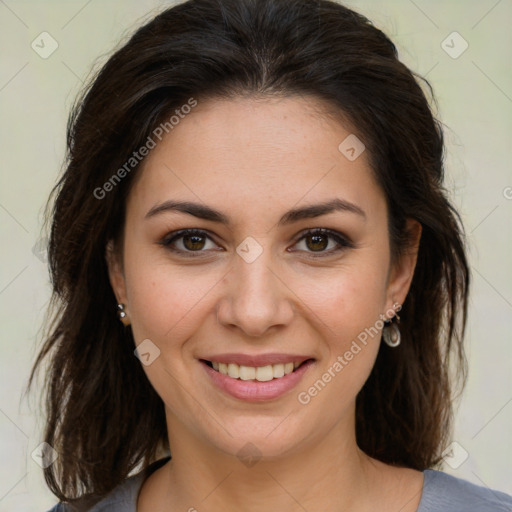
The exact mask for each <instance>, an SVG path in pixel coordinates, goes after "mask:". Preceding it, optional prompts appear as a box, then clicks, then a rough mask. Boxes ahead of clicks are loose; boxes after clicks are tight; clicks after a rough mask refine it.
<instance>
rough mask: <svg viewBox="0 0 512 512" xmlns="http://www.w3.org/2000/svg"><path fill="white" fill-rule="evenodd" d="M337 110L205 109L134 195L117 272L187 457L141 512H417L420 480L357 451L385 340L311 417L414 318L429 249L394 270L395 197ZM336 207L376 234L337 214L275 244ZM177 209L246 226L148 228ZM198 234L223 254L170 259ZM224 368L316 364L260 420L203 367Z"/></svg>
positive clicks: (176, 448) (192, 222)
mask: <svg viewBox="0 0 512 512" xmlns="http://www.w3.org/2000/svg"><path fill="white" fill-rule="evenodd" d="M324 106H325V105H323V104H322V103H321V102H320V101H319V100H317V99H314V98H305V97H297V96H295V97H288V98H280V99H276V98H272V99H271V98H263V99H262V98H260V99H256V98H239V99H230V100H216V99H211V100H209V101H204V102H199V104H198V106H197V107H196V108H195V109H194V111H193V112H192V113H191V114H189V115H187V116H186V117H185V118H184V119H183V120H181V121H180V123H179V125H177V126H175V127H174V129H173V130H172V131H171V132H169V134H168V135H167V136H166V137H165V138H164V139H163V140H162V142H160V143H159V144H158V145H157V147H156V148H155V149H153V150H152V151H151V153H150V154H149V155H148V157H146V159H145V161H144V165H143V169H142V172H140V174H139V175H138V176H137V178H136V181H135V183H134V186H133V188H132V190H131V192H130V194H129V197H128V200H127V210H126V223H125V230H124V233H123V240H122V243H121V244H120V245H119V246H118V247H117V248H113V247H112V246H111V247H110V249H109V250H108V251H107V260H108V265H109V272H110V280H111V283H112V287H113V289H114V292H115V294H116V297H117V299H118V301H119V302H122V303H124V304H125V305H126V312H127V319H129V322H130V323H131V328H132V330H133V334H134V338H135V341H136V344H139V343H141V342H142V341H143V340H145V339H150V340H151V341H152V343H154V344H155V345H156V346H157V347H158V348H159V350H160V355H159V357H157V358H156V359H155V360H154V361H153V362H152V363H151V364H150V365H148V366H144V370H145V372H146V374H147V376H148V378H149V380H150V382H151V384H152V385H153V387H154V388H155V390H156V391H157V393H158V394H159V396H160V397H161V398H162V400H163V402H164V404H165V409H166V418H167V426H168V432H169V443H170V446H171V450H172V455H173V458H172V460H171V461H170V462H169V463H167V464H165V465H164V466H163V467H162V468H161V469H159V470H157V471H156V472H155V473H153V475H152V476H151V477H149V478H148V479H147V480H146V481H145V483H144V485H143V487H142V490H141V493H140V495H139V500H138V509H137V510H139V511H142V512H145V511H150V510H151V511H171V510H172V511H174V510H194V509H196V510H208V511H213V512H216V511H223V512H226V511H231V510H233V511H234V510H244V511H248V512H263V511H268V510H286V511H303V510H308V511H309V512H313V511H324V512H325V511H327V512H329V511H339V510H345V511H355V510H357V511H367V510H368V511H370V510H371V511H374V510H380V511H384V512H386V511H393V512H397V511H398V510H400V511H401V512H414V511H416V510H417V507H418V503H419V501H420V497H421V491H422V484H423V474H422V473H421V472H419V471H414V470H411V469H406V468H397V467H392V466H389V465H386V464H383V463H381V462H379V461H376V460H374V459H371V458H370V457H368V456H367V455H365V454H364V453H363V452H362V451H361V450H360V449H359V448H358V446H357V444H356V440H355V400H356V395H357V393H358V392H359V390H360V389H361V387H362V386H363V384H364V382H365V381H366V379H367V378H368V376H369V374H370V372H371V369H372V367H373V365H374V362H375V358H376V356H377V352H378V350H379V345H380V342H381V341H380V334H379V335H378V336H374V337H371V338H370V339H369V341H368V343H367V345H366V346H364V348H363V349H362V350H361V351H360V352H359V353H358V354H357V355H356V356H354V358H353V359H352V360H351V361H350V362H349V364H347V365H346V366H345V367H344V368H343V370H342V371H340V372H338V373H337V375H336V377H335V378H333V379H332V380H331V382H329V383H328V384H327V385H326V386H325V388H324V389H322V390H321V392H320V393H318V394H317V396H315V397H314V398H312V400H311V401H310V402H309V403H308V404H307V405H303V404H301V403H299V401H298V400H297V395H298V393H299V392H300V391H307V389H308V388H309V387H310V386H311V385H312V384H313V383H314V382H315V381H317V380H318V379H320V378H321V377H322V374H324V373H325V372H326V371H327V369H328V368H329V367H331V366H332V365H333V363H334V362H335V361H336V358H337V357H338V356H340V355H343V354H344V353H345V352H346V351H347V350H348V349H349V348H350V346H351V343H352V341H353V340H355V339H356V338H357V336H358V334H359V333H361V331H363V330H364V329H365V328H368V327H370V326H374V325H375V323H376V321H377V320H378V319H379V315H382V314H385V313H386V312H387V311H389V310H391V308H392V307H393V304H395V303H399V304H402V303H403V302H404V301H405V298H406V295H407V292H408V290H409V286H410V283H411V280H412V276H413V272H414V267H415V264H416V255H417V249H418V244H419V239H420V236H421V227H420V225H419V224H418V223H416V222H415V221H412V220H411V221H409V223H408V228H409V229H410V230H411V232H412V233H413V235H414V240H415V242H414V243H413V244H412V245H411V247H410V250H408V251H407V252H406V253H405V254H404V256H403V257H402V258H401V259H400V261H396V262H392V261H391V258H390V247H389V239H388V232H387V213H386V202H385V197H384V195H383V192H382V190H381V189H380V188H379V187H378V185H377V183H376V182H375V180H374V178H373V175H372V171H371V169H370V165H369V161H368V158H367V157H368V155H367V154H366V152H363V153H362V154H361V155H360V156H359V157H358V158H357V159H356V160H354V161H349V160H348V159H347V158H345V156H344V155H343V154H341V153H340V151H339V150H338V145H339V144H340V142H341V141H343V140H344V139H345V138H346V137H347V136H348V135H349V134H351V133H352V130H351V128H350V127H349V126H348V125H346V124H341V123H340V122H338V121H335V120H334V119H332V118H331V117H329V116H327V115H324V114H322V108H323V107H324ZM334 198H340V199H343V200H346V201H350V202H351V203H354V204H356V205H357V206H358V207H359V208H361V209H362V210H363V211H364V212H365V216H366V217H365V218H363V217H362V216H361V215H357V214H355V213H352V212H347V211H335V212H331V213H329V214H326V215H322V216H320V217H316V218H310V219H302V220H299V221H297V222H294V223H293V224H290V225H285V226H278V220H279V218H280V217H281V216H282V215H283V214H284V213H285V212H286V211H288V210H290V209H291V208H297V207H302V206H306V205H311V204H315V203H320V202H324V201H327V200H331V199H334ZM169 199H173V200H181V201H193V202H198V203H201V204H206V205H208V206H210V207H212V208H215V209H217V210H220V211H221V212H223V213H224V214H225V215H227V216H229V218H230V219H231V222H232V224H231V225H230V226H226V225H223V224H220V223H217V222H214V221H211V220H204V219H199V218H196V217H194V216H192V215H189V214H186V213H179V212H173V211H165V212H161V213H158V214H155V215H153V216H150V217H149V218H147V217H146V215H147V213H148V211H149V210H151V209H152V208H153V207H155V205H159V204H161V203H163V202H164V201H167V200H169ZM185 228H195V229H200V230H204V231H207V234H208V235H209V236H210V238H200V239H199V242H200V243H199V244H197V241H196V245H195V246H194V244H193V242H190V241H188V244H187V245H184V244H185V243H186V242H185V240H184V239H183V238H181V239H179V240H177V241H175V243H174V247H176V248H178V249H181V250H182V251H184V252H185V251H187V249H188V253H191V252H193V250H194V249H195V254H197V252H198V251H202V252H201V253H200V254H199V256H198V257H196V258H193V257H186V255H179V254H176V253H173V252H172V251H171V250H170V249H169V248H168V247H165V246H164V245H162V244H161V243H160V242H161V241H162V239H164V238H165V237H166V236H167V238H169V237H168V235H169V233H171V232H174V231H177V230H180V229H185ZM309 228H326V229H331V230H334V231H336V232H338V233H340V234H342V235H344V236H345V237H348V238H349V239H350V240H351V241H352V243H353V247H345V248H343V247H342V248H341V250H339V251H337V252H331V253H330V254H327V255H326V253H329V251H330V250H331V249H334V248H336V247H337V243H336V241H335V240H334V239H332V238H330V237H329V238H322V239H321V240H320V242H318V241H317V242H316V243H315V240H311V238H307V237H306V238H301V236H302V234H303V232H304V231H305V230H306V229H309ZM249 236H250V237H252V238H253V239H255V240H256V241H257V242H258V243H259V244H260V246H261V249H262V253H261V255H260V256H259V257H258V258H256V259H255V260H254V261H253V262H251V263H247V262H246V261H245V260H244V259H242V258H241V257H240V256H239V255H238V253H237V252H236V248H237V247H238V246H239V245H240V244H241V242H242V241H243V240H244V239H245V238H246V237H249ZM327 242H328V246H327ZM323 243H324V244H325V245H322V244H323ZM191 247H192V250H191V249H190V248H191ZM198 247H199V248H198ZM319 247H320V249H319ZM322 254H323V256H322ZM388 316H389V315H386V317H388ZM397 350H399V348H398V349H397ZM226 352H237V353H245V354H263V353H269V352H280V353H289V354H306V355H309V356H310V357H313V358H315V362H314V364H313V365H312V366H311V367H310V368H309V370H308V372H307V373H306V374H305V375H304V377H303V379H302V380H301V381H300V382H299V384H298V385H297V386H296V387H295V388H294V389H293V390H292V391H291V392H288V393H286V394H285V395H283V396H281V397H279V398H277V399H274V400H269V401H266V402H259V403H251V402H246V401H243V400H240V399H236V398H233V397H230V396H228V395H226V394H224V393H223V392H222V391H220V390H219V389H218V388H216V387H215V386H214V385H213V384H212V383H211V381H210V379H209V376H208V375H207V373H206V372H205V369H204V368H203V366H202V363H200V362H199V360H198V359H199V358H201V357H204V356H205V355H206V354H212V353H213V354H219V353H226ZM248 442H250V443H252V444H253V445H254V446H255V447H256V448H257V450H258V454H259V456H260V457H261V458H260V459H259V461H258V462H257V463H256V464H255V465H253V466H251V467H247V466H246V465H244V464H243V463H242V462H241V460H240V459H239V457H237V452H238V451H239V450H240V449H241V448H242V447H244V446H245V445H246V444H247V443H248Z"/></svg>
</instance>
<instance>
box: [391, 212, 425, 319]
mask: <svg viewBox="0 0 512 512" xmlns="http://www.w3.org/2000/svg"><path fill="white" fill-rule="evenodd" d="M405 229H406V230H407V233H408V238H409V245H408V247H407V248H406V249H405V250H404V252H403V254H402V255H401V256H400V258H399V259H398V261H396V262H394V264H393V266H392V268H391V270H390V273H389V277H388V285H387V293H386V305H387V308H388V310H389V309H393V305H394V304H396V303H398V304H399V305H402V304H403V303H404V301H405V298H406V297H407V293H408V292H409V288H410V286H411V282H412V278H413V276H414V269H415V268H416V261H417V259H418V249H419V245H420V239H421V231H422V228H421V224H420V223H419V222H418V221H416V220H414V219H407V223H406V228H405ZM395 309H396V308H395Z"/></svg>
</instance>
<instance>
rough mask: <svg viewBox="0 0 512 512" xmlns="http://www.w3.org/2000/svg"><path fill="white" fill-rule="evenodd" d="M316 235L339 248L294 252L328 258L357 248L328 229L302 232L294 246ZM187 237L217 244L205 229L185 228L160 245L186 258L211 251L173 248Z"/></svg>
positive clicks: (166, 236) (340, 234)
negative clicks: (177, 242)
mask: <svg viewBox="0 0 512 512" xmlns="http://www.w3.org/2000/svg"><path fill="white" fill-rule="evenodd" d="M315 234H321V235H325V236H328V237H329V238H331V239H333V240H334V241H335V242H336V243H337V244H338V247H337V248H335V249H331V250H329V251H318V252H315V251H301V250H298V251H292V252H304V253H306V254H308V255H309V256H308V257H313V258H316V257H322V256H324V257H326V256H329V255H332V254H337V253H339V252H341V251H343V250H344V249H352V248H355V244H354V243H353V242H352V241H351V240H350V238H349V237H347V236H346V235H344V234H343V233H340V232H339V231H336V230H332V229H328V228H307V229H305V230H302V231H301V232H300V233H299V234H298V235H297V236H296V238H295V241H294V242H293V245H296V244H297V243H298V242H300V241H301V240H303V239H304V238H306V237H307V236H308V235H315ZM186 235H198V236H201V237H204V238H208V239H210V240H211V241H212V242H214V243H216V242H215V240H214V237H213V236H212V234H211V233H210V232H209V231H208V230H205V229H199V228H185V229H180V230H177V231H173V232H171V233H168V234H167V235H165V236H164V238H163V239H162V240H161V241H160V242H159V244H160V245H163V246H164V247H165V248H167V249H168V250H170V251H172V252H173V253H176V254H181V255H184V257H193V258H194V257H201V255H202V254H201V253H208V252H210V250H208V251H205V250H198V251H184V250H182V249H175V248H173V247H172V243H173V242H174V241H176V240H179V239H180V238H183V237H184V236H186Z"/></svg>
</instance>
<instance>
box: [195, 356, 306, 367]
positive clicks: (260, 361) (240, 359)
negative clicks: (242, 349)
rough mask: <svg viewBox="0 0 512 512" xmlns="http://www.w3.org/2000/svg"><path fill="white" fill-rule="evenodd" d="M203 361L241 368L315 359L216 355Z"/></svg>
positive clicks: (204, 358) (304, 357)
mask: <svg viewBox="0 0 512 512" xmlns="http://www.w3.org/2000/svg"><path fill="white" fill-rule="evenodd" d="M201 359H203V360H205V361H215V362H217V363H226V364H229V363H235V364H238V365H239V366H254V367H258V366H267V365H273V364H285V363H302V362H304V361H306V360H307V359H313V358H312V357H311V356H304V355H300V354H260V355H249V354H216V355H211V356H205V357H202V358H201Z"/></svg>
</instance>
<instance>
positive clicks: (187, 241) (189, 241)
mask: <svg viewBox="0 0 512 512" xmlns="http://www.w3.org/2000/svg"><path fill="white" fill-rule="evenodd" d="M181 238H182V239H183V245H184V247H185V248H186V249H188V250H190V251H197V250H200V249H202V248H203V247H204V244H205V241H204V237H202V236H200V235H183V236H182V237H181Z"/></svg>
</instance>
